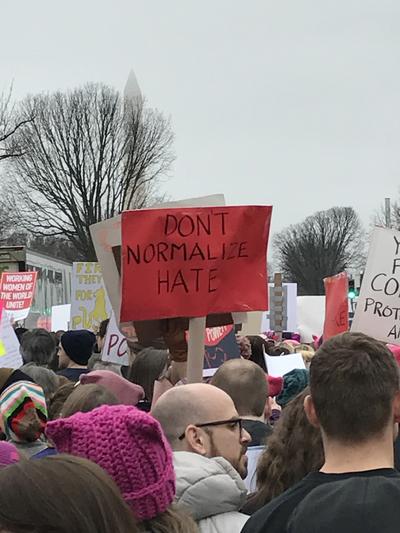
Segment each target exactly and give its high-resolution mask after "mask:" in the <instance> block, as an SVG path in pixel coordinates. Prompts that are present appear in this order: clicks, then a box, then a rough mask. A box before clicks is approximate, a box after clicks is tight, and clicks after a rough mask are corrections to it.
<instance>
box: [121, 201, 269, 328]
mask: <svg viewBox="0 0 400 533" xmlns="http://www.w3.org/2000/svg"><path fill="white" fill-rule="evenodd" d="M271 213H272V207H267V206H261V207H260V206H240V207H195V208H175V209H146V210H138V211H126V212H124V213H123V214H122V304H121V321H129V320H149V319H156V318H173V317H197V316H207V315H210V314H215V313H225V312H240V311H258V310H265V309H267V308H268V300H267V285H268V284H267V269H266V260H267V243H268V236H269V227H270V221H271Z"/></svg>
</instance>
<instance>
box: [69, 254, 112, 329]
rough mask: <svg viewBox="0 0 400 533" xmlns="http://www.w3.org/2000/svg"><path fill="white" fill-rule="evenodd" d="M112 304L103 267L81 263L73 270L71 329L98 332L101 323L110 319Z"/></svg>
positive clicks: (90, 263)
mask: <svg viewBox="0 0 400 533" xmlns="http://www.w3.org/2000/svg"><path fill="white" fill-rule="evenodd" d="M110 316H111V304H110V302H109V300H108V297H107V293H106V290H105V287H104V282H103V276H102V273H101V266H100V264H99V263H95V262H84V261H82V262H79V263H74V264H73V269H72V299H71V321H70V327H71V329H89V330H91V331H95V332H97V330H98V327H99V325H100V322H102V321H103V320H106V319H107V318H110Z"/></svg>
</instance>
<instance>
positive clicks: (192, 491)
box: [174, 452, 249, 533]
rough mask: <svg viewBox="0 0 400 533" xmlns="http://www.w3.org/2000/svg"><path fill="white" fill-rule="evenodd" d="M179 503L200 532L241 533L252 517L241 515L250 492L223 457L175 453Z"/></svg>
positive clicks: (177, 498) (177, 499) (177, 500)
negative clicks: (194, 521)
mask: <svg viewBox="0 0 400 533" xmlns="http://www.w3.org/2000/svg"><path fill="white" fill-rule="evenodd" d="M174 466H175V472H176V502H177V504H178V506H182V507H183V508H185V509H186V511H189V512H190V514H191V515H192V516H193V518H194V519H195V520H196V522H197V523H198V525H199V529H200V531H201V533H240V531H241V530H242V527H243V525H244V524H245V522H246V521H247V519H248V518H249V517H248V516H247V515H244V514H242V513H239V509H240V508H241V507H242V505H243V504H244V502H245V501H246V495H247V490H246V487H245V485H244V483H243V481H242V479H241V478H240V476H239V474H238V473H237V472H236V470H235V469H234V468H233V467H232V466H231V465H230V463H228V461H226V460H225V459H223V458H222V457H215V458H213V459H208V458H207V457H203V456H202V455H197V454H195V453H189V452H175V453H174Z"/></svg>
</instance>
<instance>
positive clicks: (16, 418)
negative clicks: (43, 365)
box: [0, 381, 47, 442]
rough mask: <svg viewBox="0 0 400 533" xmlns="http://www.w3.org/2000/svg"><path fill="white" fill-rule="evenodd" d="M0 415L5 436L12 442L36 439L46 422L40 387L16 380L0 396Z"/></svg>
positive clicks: (44, 402)
mask: <svg viewBox="0 0 400 533" xmlns="http://www.w3.org/2000/svg"><path fill="white" fill-rule="evenodd" d="M0 416H1V419H2V424H3V426H4V433H5V434H6V437H7V438H8V439H10V440H13V441H14V442H34V441H35V440H38V439H39V438H40V436H41V435H42V433H43V432H44V429H45V427H46V422H47V407H46V400H45V397H44V393H43V389H42V387H39V385H36V383H30V382H29V381H17V382H16V383H13V384H12V385H10V386H9V387H8V388H7V389H5V390H4V391H3V392H2V393H1V396H0Z"/></svg>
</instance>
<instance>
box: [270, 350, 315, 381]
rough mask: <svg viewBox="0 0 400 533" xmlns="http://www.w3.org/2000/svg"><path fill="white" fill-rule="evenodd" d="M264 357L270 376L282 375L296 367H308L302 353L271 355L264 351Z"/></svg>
mask: <svg viewBox="0 0 400 533" xmlns="http://www.w3.org/2000/svg"><path fill="white" fill-rule="evenodd" d="M264 357H265V364H266V366H267V369H268V374H269V375H270V376H274V377H282V376H284V375H285V374H287V373H288V372H290V371H291V370H294V369H295V368H306V365H305V364H304V360H303V357H302V356H301V354H300V353H293V354H289V355H281V356H270V355H267V354H266V353H264Z"/></svg>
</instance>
